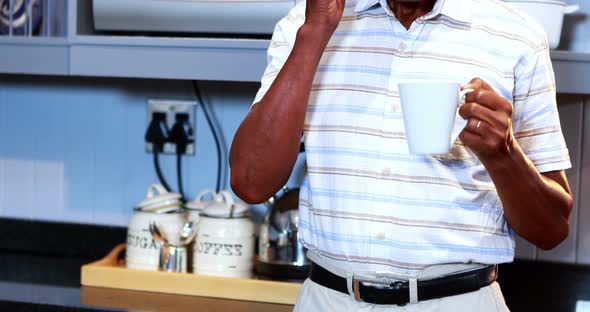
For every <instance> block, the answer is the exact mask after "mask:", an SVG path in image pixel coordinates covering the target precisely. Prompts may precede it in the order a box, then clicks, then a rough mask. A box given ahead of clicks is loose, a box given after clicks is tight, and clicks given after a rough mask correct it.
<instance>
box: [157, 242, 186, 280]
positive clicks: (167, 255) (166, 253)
mask: <svg viewBox="0 0 590 312" xmlns="http://www.w3.org/2000/svg"><path fill="white" fill-rule="evenodd" d="M186 257H187V251H186V246H174V245H168V244H163V245H162V246H161V247H160V259H159V265H158V270H159V271H162V272H174V273H186V272H187V268H186V263H187V260H186Z"/></svg>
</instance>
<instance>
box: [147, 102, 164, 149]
mask: <svg viewBox="0 0 590 312" xmlns="http://www.w3.org/2000/svg"><path fill="white" fill-rule="evenodd" d="M169 137H170V130H169V129H168V124H167V123H166V113H158V112H156V113H153V114H152V121H151V122H150V124H149V125H148V128H147V130H146V132H145V140H146V142H149V143H152V145H153V148H154V152H156V151H157V152H160V153H162V152H163V151H164V144H165V143H166V141H167V140H168V138H169Z"/></svg>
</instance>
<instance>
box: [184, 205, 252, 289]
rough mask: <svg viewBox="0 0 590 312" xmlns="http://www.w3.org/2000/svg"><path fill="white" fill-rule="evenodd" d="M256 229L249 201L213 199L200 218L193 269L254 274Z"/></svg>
mask: <svg viewBox="0 0 590 312" xmlns="http://www.w3.org/2000/svg"><path fill="white" fill-rule="evenodd" d="M254 231H255V229H254V224H253V223H252V221H250V218H249V217H248V206H247V205H246V204H244V203H224V202H212V203H211V204H210V205H209V206H207V207H206V208H205V209H204V210H203V212H202V214H201V218H200V221H199V233H198V235H197V240H196V242H195V246H194V249H193V252H194V254H193V261H194V263H193V270H194V273H195V274H203V275H216V276H224V277H237V278H249V277H251V275H252V270H253V258H254V244H255V242H254Z"/></svg>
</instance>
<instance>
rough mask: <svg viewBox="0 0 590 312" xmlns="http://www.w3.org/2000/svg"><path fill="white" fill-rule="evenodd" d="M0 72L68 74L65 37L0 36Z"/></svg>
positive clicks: (67, 47)
mask: <svg viewBox="0 0 590 312" xmlns="http://www.w3.org/2000/svg"><path fill="white" fill-rule="evenodd" d="M0 51H2V52H1V53H0V55H1V57H0V73H7V74H33V75H68V74H69V72H70V70H69V64H70V59H69V44H68V41H67V40H66V39H65V38H34V37H33V38H31V37H10V38H9V37H0Z"/></svg>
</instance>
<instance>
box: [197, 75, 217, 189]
mask: <svg viewBox="0 0 590 312" xmlns="http://www.w3.org/2000/svg"><path fill="white" fill-rule="evenodd" d="M192 85H193V89H194V92H195V96H196V97H197V102H199V105H200V106H201V109H202V110H203V114H204V115H205V119H206V120H207V125H208V126H209V129H210V130H211V134H212V135H213V140H214V141H215V148H216V151H217V183H216V186H215V191H216V192H217V193H219V192H220V191H221V163H222V160H221V143H220V141H219V137H218V135H217V131H215V127H214V126H213V122H212V121H211V116H210V115H209V111H208V110H207V108H206V107H205V102H204V101H203V97H202V96H201V92H200V90H199V85H198V84H197V81H195V80H193V81H192Z"/></svg>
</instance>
